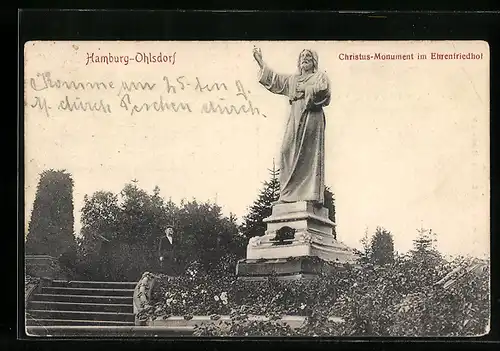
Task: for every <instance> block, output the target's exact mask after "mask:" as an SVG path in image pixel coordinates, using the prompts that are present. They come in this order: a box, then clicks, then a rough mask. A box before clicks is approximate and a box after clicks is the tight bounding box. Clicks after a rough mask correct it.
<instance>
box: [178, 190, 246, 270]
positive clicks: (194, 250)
mask: <svg viewBox="0 0 500 351" xmlns="http://www.w3.org/2000/svg"><path fill="white" fill-rule="evenodd" d="M177 223H178V228H177V231H178V234H177V235H178V237H179V241H178V250H177V254H178V258H179V260H180V264H181V265H182V266H184V267H186V266H188V265H189V264H190V263H192V262H194V261H197V262H199V263H200V264H201V265H202V267H203V269H204V270H205V271H206V272H210V271H212V270H214V269H216V267H217V265H218V263H219V262H220V260H221V258H222V257H223V256H225V255H226V254H227V253H229V252H232V251H231V250H232V249H234V240H235V239H237V236H238V227H237V225H236V223H235V219H234V216H233V217H232V219H231V217H230V218H227V217H224V216H223V215H222V211H221V207H220V206H218V205H216V204H212V203H210V202H204V203H200V202H198V201H196V200H192V201H188V202H184V201H183V202H182V203H181V207H180V209H179V213H178V217H177ZM240 246H241V245H240Z"/></svg>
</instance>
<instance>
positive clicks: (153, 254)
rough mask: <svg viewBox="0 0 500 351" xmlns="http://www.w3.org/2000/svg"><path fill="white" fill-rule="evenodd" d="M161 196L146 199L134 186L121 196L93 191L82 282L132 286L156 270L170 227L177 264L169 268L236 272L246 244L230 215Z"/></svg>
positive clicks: (87, 201) (85, 222)
mask: <svg viewBox="0 0 500 351" xmlns="http://www.w3.org/2000/svg"><path fill="white" fill-rule="evenodd" d="M159 193H160V189H159V188H158V187H155V189H154V190H153V193H152V194H148V193H147V192H146V191H145V190H143V189H141V188H139V186H138V185H137V182H136V181H132V182H131V183H129V184H126V185H125V186H124V188H123V190H122V191H121V192H120V193H119V194H114V193H112V192H108V191H97V192H95V193H94V194H92V196H85V198H84V206H83V208H82V217H81V221H82V229H81V232H80V237H79V239H78V244H79V245H78V253H79V255H78V264H77V270H78V273H79V274H80V276H82V277H85V278H87V279H96V280H97V279H106V280H131V281H134V280H137V279H139V278H140V276H141V274H142V273H143V272H145V271H156V270H158V269H159V261H158V257H157V251H158V244H159V238H160V237H161V236H163V235H164V234H163V233H164V231H165V228H166V227H167V226H173V227H174V236H175V239H174V240H176V243H175V250H176V257H177V261H176V262H173V263H172V264H174V265H175V266H176V268H177V269H180V270H182V269H183V267H187V266H188V265H189V264H190V263H192V262H193V261H198V262H200V263H201V264H202V267H203V270H204V271H207V272H208V271H211V270H217V269H218V268H217V267H218V266H219V265H220V264H221V263H224V264H226V265H228V266H231V267H234V269H235V267H236V261H237V260H238V259H239V258H241V257H243V255H244V250H245V245H246V243H245V239H244V238H243V237H242V236H240V235H238V229H237V224H236V218H235V217H234V215H231V216H230V217H229V218H228V217H225V216H223V215H222V213H221V208H220V206H218V205H216V204H211V203H209V202H205V203H200V202H198V201H196V200H192V201H187V202H185V201H183V202H182V203H181V206H177V205H176V204H175V203H173V202H172V201H165V200H164V199H163V198H162V197H161V196H160V194H159ZM179 267H180V268H179Z"/></svg>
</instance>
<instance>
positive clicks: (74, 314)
mask: <svg viewBox="0 0 500 351" xmlns="http://www.w3.org/2000/svg"><path fill="white" fill-rule="evenodd" d="M28 317H29V318H33V319H72V320H73V319H74V320H96V321H123V322H134V320H135V319H134V313H123V312H88V311H61V310H57V311H56V310H32V309H29V310H27V311H26V318H27V319H28Z"/></svg>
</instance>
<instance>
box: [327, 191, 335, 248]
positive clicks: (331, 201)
mask: <svg viewBox="0 0 500 351" xmlns="http://www.w3.org/2000/svg"><path fill="white" fill-rule="evenodd" d="M324 204H325V205H324V206H325V207H326V208H327V209H328V218H329V219H330V220H331V221H332V222H334V223H337V221H336V218H335V216H336V213H335V195H334V194H333V193H332V191H331V190H330V187H328V186H326V187H325V191H324ZM335 228H336V227H333V237H334V238H335V239H337V231H336V229H335Z"/></svg>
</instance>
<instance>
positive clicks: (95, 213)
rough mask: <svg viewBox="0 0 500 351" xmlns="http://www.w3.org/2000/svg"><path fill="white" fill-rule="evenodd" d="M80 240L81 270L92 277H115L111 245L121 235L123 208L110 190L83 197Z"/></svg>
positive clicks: (81, 272) (79, 263) (79, 268)
mask: <svg viewBox="0 0 500 351" xmlns="http://www.w3.org/2000/svg"><path fill="white" fill-rule="evenodd" d="M83 202H84V205H83V208H82V210H81V211H82V216H81V218H80V221H81V223H82V228H81V229H80V237H79V238H78V239H77V241H78V270H79V272H78V273H79V274H83V275H85V276H86V277H89V278H92V279H111V277H110V274H109V265H110V260H111V257H110V255H109V249H110V246H112V244H113V243H114V242H116V240H117V237H118V218H119V216H120V208H119V206H118V196H117V195H116V194H113V193H112V192H109V191H96V192H95V193H94V194H93V195H92V196H90V197H89V196H88V195H85V196H84V198H83Z"/></svg>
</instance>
